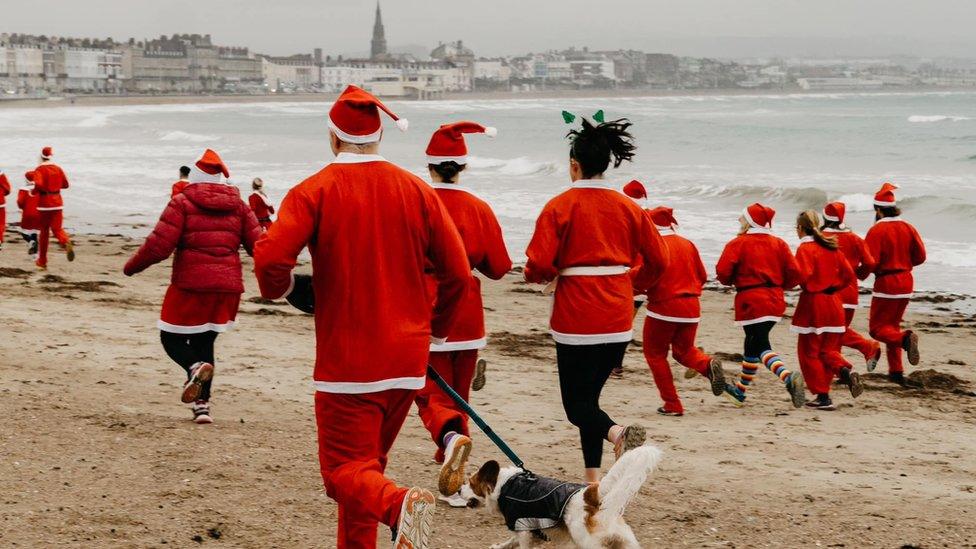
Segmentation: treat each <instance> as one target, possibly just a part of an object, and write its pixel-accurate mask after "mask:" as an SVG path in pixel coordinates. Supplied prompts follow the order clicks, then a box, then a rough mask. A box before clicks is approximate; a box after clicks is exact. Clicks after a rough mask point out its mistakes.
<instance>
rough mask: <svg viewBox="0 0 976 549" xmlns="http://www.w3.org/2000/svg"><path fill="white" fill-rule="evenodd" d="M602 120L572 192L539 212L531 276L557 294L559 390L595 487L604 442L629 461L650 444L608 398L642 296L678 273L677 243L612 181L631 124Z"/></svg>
mask: <svg viewBox="0 0 976 549" xmlns="http://www.w3.org/2000/svg"><path fill="white" fill-rule="evenodd" d="M598 114H599V117H594V118H596V120H597V123H596V124H594V123H591V122H590V121H589V120H587V119H585V118H584V119H583V120H582V128H581V129H579V130H572V131H570V132H569V136H568V137H569V138H570V152H569V175H570V179H571V181H572V186H571V188H570V189H569V190H567V191H565V192H563V193H561V194H559V195H558V196H556V197H555V198H553V199H552V200H550V201H549V202H548V203H547V204H546V205H545V207H544V208H543V209H542V212H541V213H540V214H539V218H538V219H537V221H536V225H535V232H534V233H533V235H532V239H531V241H530V242H529V246H528V248H527V249H526V252H525V254H526V256H527V258H528V260H527V262H526V264H525V272H524V275H525V280H526V281H527V282H529V283H534V284H548V285H549V288H552V287H553V286H554V287H555V296H554V298H553V306H552V314H551V318H550V321H549V326H550V332H551V334H552V336H553V339H554V340H555V342H556V366H557V370H558V374H559V389H560V394H561V397H562V401H563V408H564V410H565V412H566V417H567V419H568V420H569V421H570V423H572V424H573V425H575V426H576V427H577V428H578V429H579V433H580V446H581V450H582V453H583V466H584V468H585V470H584V475H585V479H586V481H587V482H596V481H598V480H599V478H600V467H601V464H602V460H603V444H604V441H608V442H610V443H611V444H612V445H613V449H614V455H615V457H617V458H619V457H620V456H621V455H623V453H624V452H626V451H628V450H630V449H633V448H636V447H638V446H640V445H642V444H644V442H645V440H646V436H647V434H646V430H645V428H644V427H643V426H642V425H639V424H631V425H627V426H624V425H621V424H619V423H617V422H616V421H614V420H613V419H612V418H611V417H610V416H609V414H607V412H605V411H604V410H603V409H602V408H601V406H600V395H601V393H602V391H603V388H604V386H605V385H606V382H607V380H608V379H609V377H610V373H611V372H612V371H613V369H614V368H617V367H619V366H620V365H621V363H622V362H623V358H624V353H625V352H626V350H627V345H629V344H630V342H631V340H632V339H633V324H634V309H633V297H634V294H635V290H637V291H638V292H640V291H642V290H646V289H647V288H649V287H652V286H653V285H654V284H655V283H656V282H657V281H658V280H659V279H660V278H661V276H662V275H663V274H664V271H665V269H666V268H667V265H668V248H667V245H666V244H665V243H664V241H663V240H662V238H661V235H659V234H658V232H657V230H656V229H655V228H654V226H653V225H652V224H651V222H650V220H649V219H648V217H647V216H646V215H645V214H644V212H643V210H641V208H640V207H639V206H638V205H637V204H635V203H634V202H633V201H632V200H630V199H629V198H627V196H625V195H624V194H623V193H621V192H620V191H619V190H618V189H617V187H616V186H614V185H612V184H611V183H610V182H608V181H607V180H606V179H605V178H604V173H605V172H606V170H607V169H608V168H609V167H610V165H611V162H613V166H614V167H619V166H620V164H621V163H623V162H624V161H630V160H631V159H632V158H633V156H634V149H635V148H636V147H635V146H634V144H633V136H632V135H631V134H630V132H629V131H628V129H629V128H630V126H631V123H630V122H629V121H628V120H627V119H621V120H614V121H609V122H603V121H600V120H601V119H602V116H603V115H602V111H601V112H600V113H598ZM574 118H575V117H574ZM639 266H642V268H641V269H639V271H637V273H636V275H635V274H634V273H631V271H632V270H633V269H636V268H637V267H639Z"/></svg>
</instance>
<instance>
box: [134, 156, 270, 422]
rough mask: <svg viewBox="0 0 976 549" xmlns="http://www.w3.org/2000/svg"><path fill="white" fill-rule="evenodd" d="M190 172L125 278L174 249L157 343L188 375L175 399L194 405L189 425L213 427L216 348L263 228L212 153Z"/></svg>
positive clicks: (233, 314) (231, 318) (237, 302)
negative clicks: (245, 257) (244, 258)
mask: <svg viewBox="0 0 976 549" xmlns="http://www.w3.org/2000/svg"><path fill="white" fill-rule="evenodd" d="M194 168H195V169H194V170H192V172H191V174H190V177H189V181H190V183H189V184H188V185H187V186H186V188H185V189H184V190H183V191H182V192H181V193H179V194H177V195H176V196H174V197H173V198H172V199H171V200H170V202H169V204H168V205H167V206H166V209H165V210H163V214H162V216H160V218H159V223H157V224H156V228H155V229H153V231H152V233H151V234H150V235H149V236H148V237H147V238H146V241H145V242H144V243H143V245H142V246H141V247H140V248H139V250H138V251H136V253H135V255H133V256H132V258H131V259H129V261H128V262H127V263H126V264H125V268H124V271H123V272H124V273H125V275H126V276H132V275H135V274H137V273H140V272H142V271H144V270H146V269H147V268H149V267H150V266H152V265H155V264H156V263H159V262H161V261H164V260H165V259H167V258H168V257H169V256H170V255H172V254H173V253H174V251H175V253H176V256H175V257H174V258H173V274H172V279H171V282H170V286H169V289H167V290H166V297H165V298H164V299H163V308H162V312H161V313H160V319H159V323H158V326H159V338H160V341H161V342H162V344H163V349H164V350H165V351H166V354H168V355H169V357H170V358H171V359H173V361H174V362H176V363H177V364H179V365H180V367H182V368H183V369H184V370H185V371H186V383H185V384H184V385H183V393H182V396H181V397H180V399H181V400H182V401H183V402H184V403H187V404H192V411H193V419H194V421H195V422H197V423H201V424H203V423H212V422H213V417H212V415H211V410H210V396H211V395H210V389H211V383H212V379H213V374H214V343H215V342H216V340H217V336H218V335H219V334H221V333H223V332H226V331H227V330H229V329H230V328H231V327H232V326H233V325H234V320H235V319H236V317H237V309H238V307H239V306H240V302H241V294H242V293H244V277H243V274H242V270H241V257H240V251H239V250H240V248H241V246H244V250H245V251H246V252H247V253H248V254H251V253H252V251H253V249H254V243H255V242H256V241H257V239H258V237H259V236H260V235H261V227H260V226H259V225H258V220H257V219H255V217H254V214H253V213H251V210H250V209H249V208H248V207H247V204H245V203H244V201H243V200H241V194H240V191H238V190H237V187H234V186H232V185H228V184H226V183H223V182H221V175H223V177H224V178H226V177H228V176H229V172H228V170H227V166H225V165H224V162H223V161H222V160H221V159H220V156H219V155H218V154H217V153H216V152H214V151H212V150H210V149H207V150H206V151H205V152H204V153H203V156H202V157H201V158H200V159H199V160H198V161H197V162H196V164H195V165H194Z"/></svg>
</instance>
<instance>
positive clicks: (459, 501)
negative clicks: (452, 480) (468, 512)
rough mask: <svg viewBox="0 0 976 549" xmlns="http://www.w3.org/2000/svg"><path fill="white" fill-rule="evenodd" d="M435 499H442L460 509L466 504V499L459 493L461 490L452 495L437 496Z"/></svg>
mask: <svg viewBox="0 0 976 549" xmlns="http://www.w3.org/2000/svg"><path fill="white" fill-rule="evenodd" d="M437 501H443V502H444V503H446V504H448V505H449V506H451V507H453V508H455V509H462V508H465V507H467V506H468V499H467V498H466V497H464V496H462V495H461V492H458V493H456V494H454V495H453V496H443V495H441V496H437Z"/></svg>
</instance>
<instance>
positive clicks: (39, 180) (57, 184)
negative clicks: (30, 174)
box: [34, 161, 68, 212]
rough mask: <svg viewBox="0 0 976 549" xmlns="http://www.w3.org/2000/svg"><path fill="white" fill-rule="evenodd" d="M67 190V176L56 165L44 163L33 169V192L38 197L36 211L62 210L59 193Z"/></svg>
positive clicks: (61, 200)
mask: <svg viewBox="0 0 976 549" xmlns="http://www.w3.org/2000/svg"><path fill="white" fill-rule="evenodd" d="M67 188H68V176H66V175H64V170H62V169H61V167H60V166H58V165H57V164H55V163H53V162H50V161H45V162H42V163H41V165H40V166H38V167H36V168H34V192H35V193H37V194H38V196H40V200H39V202H38V204H37V209H38V211H42V212H44V211H52V210H62V209H64V200H63V199H62V198H61V191H62V190H63V189H67Z"/></svg>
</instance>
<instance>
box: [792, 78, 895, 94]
mask: <svg viewBox="0 0 976 549" xmlns="http://www.w3.org/2000/svg"><path fill="white" fill-rule="evenodd" d="M796 83H797V85H798V86H800V88H802V89H804V90H810V91H840V90H876V89H881V87H882V86H884V82H882V81H881V80H868V79H865V78H847V77H837V78H798V79H797V80H796Z"/></svg>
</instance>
